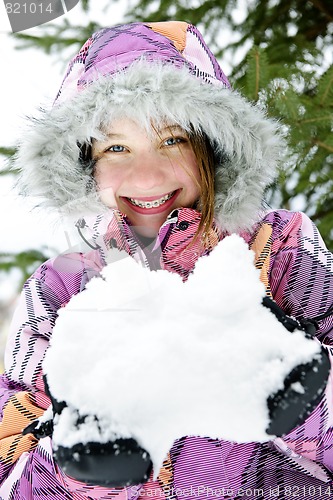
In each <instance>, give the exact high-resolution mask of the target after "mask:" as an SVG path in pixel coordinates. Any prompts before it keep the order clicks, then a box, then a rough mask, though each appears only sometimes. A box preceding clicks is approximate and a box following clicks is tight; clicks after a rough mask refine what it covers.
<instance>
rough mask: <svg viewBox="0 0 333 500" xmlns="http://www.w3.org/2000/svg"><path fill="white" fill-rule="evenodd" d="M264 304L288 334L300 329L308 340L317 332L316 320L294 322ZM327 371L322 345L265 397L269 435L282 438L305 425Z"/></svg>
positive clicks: (268, 303) (266, 301) (321, 391)
mask: <svg viewBox="0 0 333 500" xmlns="http://www.w3.org/2000/svg"><path fill="white" fill-rule="evenodd" d="M263 305H264V306H266V307H268V308H269V309H270V310H271V311H272V313H273V314H274V315H275V316H276V317H277V319H278V320H279V321H280V322H281V323H282V324H283V325H284V326H285V328H287V330H289V331H290V332H293V331H295V330H303V331H304V332H305V335H306V336H307V337H310V338H313V337H314V335H315V333H316V329H317V325H316V322H315V321H313V320H310V319H302V320H300V321H297V320H296V319H294V318H291V317H290V316H287V315H286V314H285V313H284V312H283V310H282V309H281V308H280V307H279V306H278V305H277V304H276V303H275V302H274V301H273V300H272V299H270V298H268V297H265V298H264V299H263ZM330 368H331V364H330V360H329V357H328V353H327V351H326V350H325V348H324V347H323V346H322V347H321V351H320V353H319V354H318V355H317V356H316V357H315V358H314V359H313V360H312V361H311V362H310V363H306V364H301V365H298V366H296V367H295V368H294V369H293V370H292V371H291V372H290V373H289V375H288V376H287V377H286V379H285V381H284V388H283V389H281V390H280V391H278V392H277V393H275V394H273V395H271V396H270V397H269V398H268V401H267V404H268V409H269V417H270V424H269V426H268V428H267V429H266V432H267V433H268V434H274V435H276V436H283V435H284V434H288V432H290V431H291V430H292V429H293V428H295V427H297V426H298V425H300V424H302V423H303V422H304V420H305V419H306V417H307V416H308V415H310V413H311V412H312V411H313V410H314V409H315V407H316V406H317V405H318V403H319V401H320V399H321V398H322V396H323V394H324V392H325V388H326V384H327V379H328V376H329V372H330ZM296 382H299V383H300V384H301V386H302V388H303V389H304V391H303V390H302V391H301V392H299V391H297V385H296V386H295V385H293V384H295V383H296Z"/></svg>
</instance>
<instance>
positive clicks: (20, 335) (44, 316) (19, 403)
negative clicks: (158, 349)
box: [0, 254, 87, 499]
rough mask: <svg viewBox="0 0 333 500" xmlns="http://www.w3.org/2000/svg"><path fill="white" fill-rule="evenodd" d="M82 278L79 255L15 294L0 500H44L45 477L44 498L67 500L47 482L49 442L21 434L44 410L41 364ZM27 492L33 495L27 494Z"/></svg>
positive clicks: (2, 405) (0, 387) (0, 430)
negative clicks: (61, 311) (45, 492)
mask: <svg viewBox="0 0 333 500" xmlns="http://www.w3.org/2000/svg"><path fill="white" fill-rule="evenodd" d="M86 272H87V268H86V265H85V263H84V260H83V256H82V254H71V255H68V256H62V257H60V258H56V259H53V260H52V261H48V262H46V263H45V264H44V265H42V266H41V267H40V268H39V269H38V270H37V271H36V272H35V273H34V275H33V276H32V277H31V278H30V279H29V280H28V281H27V282H26V284H25V286H24V289H23V291H22V293H21V296H20V299H19V303H18V307H17V309H16V312H15V314H14V317H13V321H12V324H11V331H10V333H9V338H8V342H7V346H6V352H5V372H4V374H3V375H2V377H1V378H0V418H1V423H0V499H2V498H3V499H9V498H15V499H16V498H17V499H21V498H22V499H23V498H24V499H30V498H44V497H43V495H41V496H40V497H39V496H38V494H37V491H38V489H39V488H43V480H42V478H43V477H46V476H45V474H47V472H49V473H50V475H49V477H48V480H47V481H46V482H48V488H49V489H48V498H49V495H51V491H53V492H54V493H56V494H57V496H55V497H54V498H68V493H66V495H67V496H66V495H65V493H64V492H65V489H63V487H62V486H61V484H59V481H55V478H54V477H52V474H53V473H55V469H56V466H55V465H54V463H53V459H52V450H51V443H50V442H49V441H50V439H49V438H44V439H43V440H40V442H37V441H36V439H35V438H34V437H33V435H32V434H27V435H22V430H23V429H24V428H25V427H26V426H27V425H28V424H29V423H31V422H32V421H33V420H35V419H36V418H38V417H40V416H41V415H42V414H43V413H44V411H45V409H46V408H47V407H48V406H49V404H50V401H49V399H48V397H47V396H46V395H45V393H44V384H43V379H42V361H43V358H44V355H45V352H46V350H47V348H48V345H49V340H50V337H51V334H52V329H53V326H54V323H55V320H56V318H57V311H58V309H59V308H60V307H61V306H62V305H64V304H65V303H67V302H68V301H69V299H70V297H71V296H72V295H73V294H76V293H78V292H79V291H80V287H81V285H82V282H83V281H84V274H85V273H86ZM43 474H44V476H43ZM59 475H61V473H60V472H59ZM37 477H39V480H38V481H37V482H36V478H37ZM52 482H53V483H54V484H53V486H52ZM44 486H45V485H44ZM33 488H34V491H36V495H33V494H32V493H31V491H32V489H33ZM62 489H63V491H62ZM61 492H62V493H64V497H62V496H61ZM52 498H53V497H52Z"/></svg>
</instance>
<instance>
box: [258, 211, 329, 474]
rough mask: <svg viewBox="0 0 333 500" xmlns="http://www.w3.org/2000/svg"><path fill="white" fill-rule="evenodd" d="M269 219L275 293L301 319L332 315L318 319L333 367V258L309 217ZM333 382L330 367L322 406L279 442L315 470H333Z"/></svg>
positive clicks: (279, 214)
mask: <svg viewBox="0 0 333 500" xmlns="http://www.w3.org/2000/svg"><path fill="white" fill-rule="evenodd" d="M268 217H270V218H271V220H270V222H271V223H272V228H273V233H272V254H271V268H270V285H271V290H272V295H273V297H274V299H275V300H276V302H277V303H278V304H279V305H280V307H282V308H283V309H284V311H285V312H286V313H287V314H289V315H291V316H294V317H296V318H316V317H320V316H322V317H323V316H325V315H326V314H327V317H325V318H324V317H323V318H322V319H321V320H318V331H317V337H318V339H319V340H320V341H321V343H322V344H323V345H325V346H326V348H327V350H328V353H329V354H330V358H331V364H332V359H333V358H332V355H331V353H332V347H330V346H333V316H332V312H333V311H330V309H331V308H332V305H333V256H332V254H331V253H330V252H329V251H328V250H327V248H326V246H325V244H324V242H323V240H322V238H321V236H320V234H319V232H318V230H317V228H316V227H315V225H314V224H313V223H312V222H311V220H310V219H309V218H308V217H307V216H306V215H305V214H302V213H290V212H286V211H278V212H276V213H272V214H271V215H270V216H268ZM332 384H333V372H332V369H331V374H330V377H329V381H328V384H327V387H326V391H325V394H324V396H323V398H322V399H321V401H320V403H319V405H318V406H317V407H316V408H315V410H314V411H313V412H312V413H311V414H310V415H309V416H308V418H307V419H306V420H305V422H304V423H303V424H302V425H301V426H299V427H297V428H296V429H294V430H293V431H292V432H290V433H289V434H288V435H286V436H285V437H284V439H283V440H281V439H279V440H276V444H277V447H278V448H279V449H280V451H284V452H285V453H286V454H287V455H288V456H289V457H293V458H294V459H295V460H296V461H297V462H298V463H299V464H300V465H302V464H303V466H304V467H306V468H310V469H312V468H314V467H320V465H319V464H321V465H323V466H324V467H325V468H326V469H328V470H329V471H330V472H333V386H332ZM311 462H312V463H311ZM314 462H316V464H317V465H315V464H314ZM323 474H324V475H325V473H324V472H323ZM331 479H332V477H331Z"/></svg>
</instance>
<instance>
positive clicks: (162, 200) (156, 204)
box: [128, 191, 174, 208]
mask: <svg viewBox="0 0 333 500" xmlns="http://www.w3.org/2000/svg"><path fill="white" fill-rule="evenodd" d="M173 194H174V191H173V192H172V193H170V194H167V195H166V196H162V198H159V199H158V200H153V201H139V200H135V199H134V198H128V199H129V201H130V202H131V203H132V204H133V205H136V206H137V207H140V208H156V207H159V206H160V205H163V203H165V202H166V201H168V200H170V198H171V197H172V196H173Z"/></svg>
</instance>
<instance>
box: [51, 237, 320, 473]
mask: <svg viewBox="0 0 333 500" xmlns="http://www.w3.org/2000/svg"><path fill="white" fill-rule="evenodd" d="M112 252H113V253H112ZM112 252H111V253H110V263H109V264H108V265H107V266H106V267H105V268H104V270H103V276H102V277H98V278H93V279H92V280H91V281H90V282H89V283H88V285H87V287H86V290H84V291H83V292H81V293H80V294H78V295H76V296H74V297H72V299H71V300H70V302H69V303H68V304H67V306H66V307H64V308H62V309H61V310H60V311H59V318H58V320H57V322H56V326H55V328H54V332H53V337H52V340H51V347H50V349H49V350H48V352H47V354H46V358H45V361H44V365H43V368H44V372H45V373H46V374H47V377H48V383H49V386H50V389H51V392H52V393H53V394H54V396H55V397H56V398H57V399H58V400H59V401H62V400H65V401H66V402H67V403H68V405H69V407H68V408H67V409H66V411H64V412H63V413H62V414H61V416H60V418H59V420H58V422H57V424H56V426H55V431H54V436H53V439H54V444H55V446H58V445H63V446H72V445H73V444H75V443H76V442H89V441H94V440H100V441H101V442H106V441H107V440H108V439H114V438H115V437H121V436H122V437H130V436H132V437H134V438H135V439H136V440H137V441H138V442H139V444H140V445H141V446H142V447H143V448H145V449H146V450H147V451H148V452H149V453H150V455H151V458H152V461H153V464H154V470H155V475H157V473H158V471H159V469H160V466H161V464H162V461H163V459H164V458H165V456H166V454H167V452H168V451H169V449H170V448H171V446H172V444H173V441H174V440H175V439H176V438H180V437H182V436H185V435H195V436H210V437H212V438H220V439H226V440H230V441H238V442H248V441H261V442H262V441H266V440H269V439H272V438H273V436H269V435H267V433H266V431H265V429H266V428H267V426H268V423H269V417H268V410H267V403H266V400H267V397H268V396H269V395H270V394H272V393H274V392H276V391H277V390H278V389H280V388H282V387H283V381H284V379H285V377H286V375H287V374H288V373H289V372H290V371H291V370H292V368H293V367H295V366H296V365H297V364H299V363H304V362H308V361H310V360H311V359H313V357H314V356H315V355H316V353H318V352H319V343H318V342H317V341H315V340H309V339H306V338H305V336H304V335H303V333H302V332H300V331H297V332H294V333H289V332H288V331H287V330H286V329H285V328H284V327H283V326H282V325H281V324H280V323H278V321H277V320H276V318H275V316H274V315H273V314H272V313H271V312H270V311H269V310H268V309H266V308H265V307H263V306H262V305H261V300H262V297H263V296H264V293H265V290H264V286H263V284H262V283H261V282H260V280H259V271H258V270H256V269H255V267H254V265H253V259H254V254H253V252H252V251H250V250H249V249H248V247H247V245H246V243H245V242H244V241H243V240H242V239H241V238H240V237H238V236H236V235H232V236H230V237H227V238H225V239H224V240H223V241H222V242H221V243H219V245H218V246H217V247H216V248H215V249H214V250H213V251H212V252H211V254H210V256H209V257H202V258H201V259H199V261H198V262H197V264H196V267H195V270H194V273H193V274H192V275H191V276H190V277H189V279H188V281H187V282H185V283H183V282H182V280H181V278H180V277H179V276H178V275H177V274H172V273H169V272H167V271H162V270H161V271H154V272H151V271H149V270H147V269H144V268H143V267H141V266H140V264H138V263H136V262H135V261H134V259H132V258H131V257H128V256H127V254H120V252H117V251H116V250H113V251H112ZM298 390H299V392H301V391H302V387H298ZM73 408H78V409H80V413H81V415H85V414H88V415H96V416H97V417H98V419H99V424H100V427H101V430H99V429H98V426H97V424H96V421H95V420H94V419H90V420H88V421H86V422H85V423H84V424H82V426H81V427H80V428H77V427H76V426H75V412H74V410H73Z"/></svg>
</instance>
